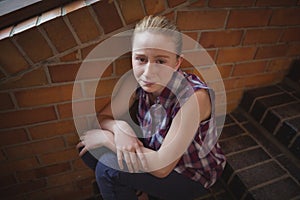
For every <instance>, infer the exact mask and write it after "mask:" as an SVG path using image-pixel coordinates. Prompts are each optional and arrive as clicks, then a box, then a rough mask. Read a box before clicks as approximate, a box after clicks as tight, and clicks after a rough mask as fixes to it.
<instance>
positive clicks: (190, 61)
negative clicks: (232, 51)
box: [181, 49, 215, 68]
mask: <svg viewBox="0 0 300 200" xmlns="http://www.w3.org/2000/svg"><path fill="white" fill-rule="evenodd" d="M214 53H215V52H214V51H210V52H209V51H206V50H204V49H202V50H199V51H193V52H184V61H183V63H182V65H181V67H182V68H187V67H193V66H201V67H203V66H208V65H213V64H214V60H213V59H212V57H214V55H213V54H214Z"/></svg>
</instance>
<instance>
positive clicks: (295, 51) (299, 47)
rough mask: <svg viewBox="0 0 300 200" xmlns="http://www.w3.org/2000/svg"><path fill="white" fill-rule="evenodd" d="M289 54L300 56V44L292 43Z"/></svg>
mask: <svg viewBox="0 0 300 200" xmlns="http://www.w3.org/2000/svg"><path fill="white" fill-rule="evenodd" d="M287 55H288V56H299V55H300V44H299V43H295V44H290V45H289V48H288V51H287Z"/></svg>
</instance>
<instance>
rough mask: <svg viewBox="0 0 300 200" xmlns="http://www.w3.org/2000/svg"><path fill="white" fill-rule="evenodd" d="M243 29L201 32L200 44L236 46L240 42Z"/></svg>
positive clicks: (207, 45) (212, 46)
mask: <svg viewBox="0 0 300 200" xmlns="http://www.w3.org/2000/svg"><path fill="white" fill-rule="evenodd" d="M242 35H243V31H231V30H227V31H213V32H202V33H201V37H200V44H201V45H202V46H203V47H205V48H214V47H224V46H236V45H238V44H240V41H241V38H242Z"/></svg>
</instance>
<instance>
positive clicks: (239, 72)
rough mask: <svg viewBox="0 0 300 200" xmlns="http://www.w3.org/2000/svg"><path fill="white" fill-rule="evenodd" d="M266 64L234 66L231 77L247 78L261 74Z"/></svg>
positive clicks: (256, 63) (255, 63)
mask: <svg viewBox="0 0 300 200" xmlns="http://www.w3.org/2000/svg"><path fill="white" fill-rule="evenodd" d="M267 64H268V62H267V61H260V62H251V63H241V64H236V65H235V67H234V70H233V73H232V76H247V75H251V74H259V73H263V72H264V71H265V69H266V66H267Z"/></svg>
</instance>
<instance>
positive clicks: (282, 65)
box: [267, 58, 292, 72]
mask: <svg viewBox="0 0 300 200" xmlns="http://www.w3.org/2000/svg"><path fill="white" fill-rule="evenodd" d="M291 63H292V60H291V59H287V58H281V59H276V60H272V61H270V63H269V66H268V67H267V71H268V72H279V71H284V70H287V69H289V67H290V65H291Z"/></svg>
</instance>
